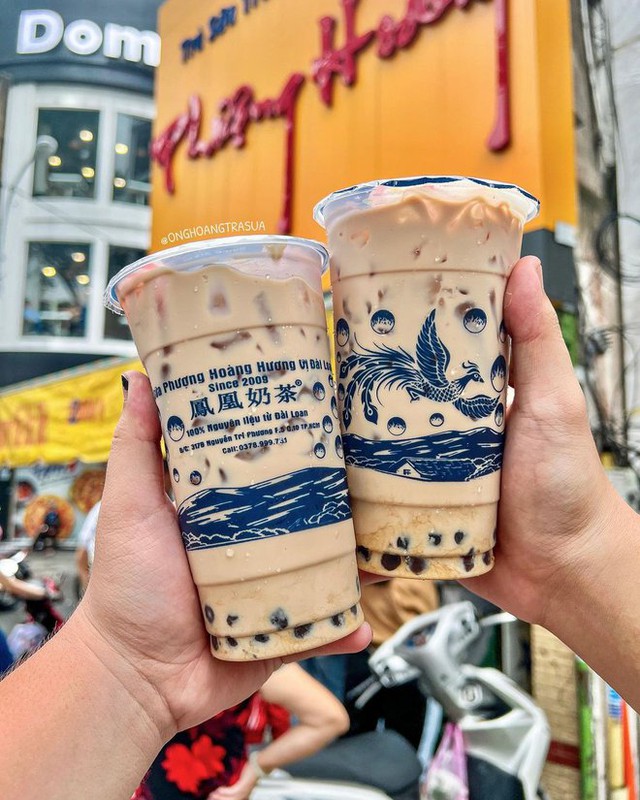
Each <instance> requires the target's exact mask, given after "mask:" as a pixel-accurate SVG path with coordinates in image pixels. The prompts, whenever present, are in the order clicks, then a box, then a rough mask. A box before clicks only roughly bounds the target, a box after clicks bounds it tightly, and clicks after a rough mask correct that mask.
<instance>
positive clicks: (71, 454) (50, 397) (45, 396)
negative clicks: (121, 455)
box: [0, 359, 141, 467]
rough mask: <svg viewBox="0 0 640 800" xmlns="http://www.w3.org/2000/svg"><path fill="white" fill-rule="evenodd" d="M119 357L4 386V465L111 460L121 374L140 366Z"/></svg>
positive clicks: (0, 434)
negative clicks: (99, 364) (33, 381)
mask: <svg viewBox="0 0 640 800" xmlns="http://www.w3.org/2000/svg"><path fill="white" fill-rule="evenodd" d="M115 361H116V363H115V364H114V363H113V361H110V362H109V364H108V365H107V366H103V368H102V369H100V368H96V367H95V366H93V365H92V366H91V367H88V368H84V369H79V370H77V371H75V372H74V373H72V374H71V375H70V376H66V377H60V376H57V379H56V377H54V378H50V379H48V380H47V379H45V380H43V381H41V382H40V383H38V384H37V385H33V384H31V385H29V384H27V385H26V386H24V387H23V388H20V387H17V388H15V389H13V390H11V391H8V392H3V393H2V392H0V466H8V467H23V466H31V465H33V464H48V465H51V464H68V463H71V462H74V461H84V462H85V463H95V462H103V461H106V460H107V457H108V454H109V449H110V447H111V439H112V437H113V431H114V429H115V426H116V423H117V421H118V418H119V416H120V411H121V410H122V385H121V382H120V375H121V374H122V372H123V371H125V370H126V369H141V366H140V363H139V362H137V361H135V362H124V363H123V362H122V361H121V360H120V359H116V360H115Z"/></svg>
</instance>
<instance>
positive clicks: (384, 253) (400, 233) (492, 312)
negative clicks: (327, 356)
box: [315, 177, 538, 579]
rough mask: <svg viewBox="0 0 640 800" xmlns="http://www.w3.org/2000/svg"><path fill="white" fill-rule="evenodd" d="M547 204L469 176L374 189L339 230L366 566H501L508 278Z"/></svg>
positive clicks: (348, 392)
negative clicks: (497, 556) (496, 559)
mask: <svg viewBox="0 0 640 800" xmlns="http://www.w3.org/2000/svg"><path fill="white" fill-rule="evenodd" d="M537 211H538V201H537V200H536V199H535V198H534V197H532V196H531V195H529V194H528V193H527V192H524V191H523V190H522V189H519V188H518V187H517V186H513V185H508V184H503V183H496V182H492V181H484V180H478V179H475V178H458V177H419V178H406V179H399V180H389V181H374V182H372V183H366V184H362V185H359V186H353V187H351V188H350V189H345V190H342V191H339V192H334V193H333V194H332V195H330V196H329V197H327V198H325V199H324V200H323V201H322V202H320V203H319V204H318V205H317V206H316V209H315V219H316V221H317V222H319V223H320V224H321V225H324V226H325V227H326V229H327V234H328V239H329V251H330V253H331V284H332V288H333V296H334V320H335V339H336V358H337V361H338V380H339V382H338V401H339V404H340V411H341V423H342V430H343V439H344V450H345V458H346V463H347V477H348V481H349V491H350V495H351V508H352V512H353V521H354V525H355V529H356V538H357V543H358V562H359V566H360V567H362V568H363V569H365V570H367V571H369V572H374V573H379V574H381V575H386V576H392V575H393V576H396V575H397V576H404V577H409V578H426V579H431V578H438V579H441V578H460V577H470V576H473V575H480V574H482V573H483V572H487V571H488V570H489V569H491V567H492V565H493V546H494V544H495V534H496V518H497V508H498V505H497V504H498V498H499V493H500V468H501V464H502V450H503V441H504V425H505V404H506V387H507V367H508V344H507V335H506V332H505V328H504V323H503V321H502V300H503V295H504V288H505V282H506V279H507V277H508V275H509V273H510V271H511V268H512V267H513V264H514V263H515V261H516V260H517V258H518V256H519V253H520V247H521V242H522V234H523V227H524V224H525V222H527V221H529V220H530V219H532V218H533V217H534V216H535V215H536V214H537Z"/></svg>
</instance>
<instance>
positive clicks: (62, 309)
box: [22, 242, 91, 336]
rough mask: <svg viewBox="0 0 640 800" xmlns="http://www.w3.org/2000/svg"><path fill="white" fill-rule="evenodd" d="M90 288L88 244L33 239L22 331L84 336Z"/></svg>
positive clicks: (46, 334)
mask: <svg viewBox="0 0 640 800" xmlns="http://www.w3.org/2000/svg"><path fill="white" fill-rule="evenodd" d="M90 290H91V248H90V246H89V245H88V244H78V243H75V242H73V243H71V242H65V243H59V242H31V243H30V244H29V261H28V263H27V282H26V288H25V294H24V310H23V321H22V332H23V334H24V335H25V336H84V335H85V334H86V325H87V320H86V316H87V304H88V302H89V293H90Z"/></svg>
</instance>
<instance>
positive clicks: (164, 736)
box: [61, 600, 177, 760]
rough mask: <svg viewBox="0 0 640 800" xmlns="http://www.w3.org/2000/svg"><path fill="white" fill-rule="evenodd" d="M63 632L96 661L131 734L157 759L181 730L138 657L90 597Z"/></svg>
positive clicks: (79, 607) (103, 681)
mask: <svg viewBox="0 0 640 800" xmlns="http://www.w3.org/2000/svg"><path fill="white" fill-rule="evenodd" d="M62 632H64V633H65V635H66V637H68V638H69V640H73V641H74V642H75V643H76V646H77V647H78V648H79V649H80V650H81V651H82V652H83V653H85V654H86V657H87V658H88V659H91V660H92V662H93V667H94V669H96V670H97V671H98V672H99V673H100V675H99V676H97V680H100V681H101V683H102V685H108V686H109V687H110V691H111V695H110V696H111V697H112V699H113V700H112V707H113V709H114V713H116V714H117V715H118V716H119V717H121V718H122V719H123V720H127V719H130V720H131V722H132V727H131V728H127V730H128V732H129V735H130V736H131V738H135V740H136V742H137V743H138V745H139V746H141V747H143V748H144V749H145V750H148V752H150V753H151V754H152V755H151V760H153V757H154V756H155V755H156V754H157V752H158V751H159V750H160V748H161V747H162V745H163V744H165V743H166V742H167V741H169V740H170V739H171V738H172V737H173V736H174V735H175V734H176V733H177V726H176V724H175V720H174V719H173V716H172V715H171V713H170V711H169V708H168V706H167V704H166V703H165V701H164V700H163V698H162V697H161V695H160V693H159V692H158V691H157V689H156V688H155V687H154V686H153V685H152V684H151V683H150V682H149V681H148V680H147V679H146V677H145V676H144V674H143V672H142V671H141V669H140V664H139V663H136V657H135V656H132V655H130V654H127V653H126V652H125V651H124V649H123V648H121V647H119V645H118V643H117V642H116V641H114V640H113V638H112V637H110V636H109V635H108V634H106V633H104V632H103V631H102V630H101V629H100V627H99V626H98V625H96V623H95V622H94V620H93V619H92V615H91V613H90V611H89V609H88V607H87V603H86V600H83V601H82V602H81V603H80V605H79V606H78V608H77V609H76V611H75V613H74V614H73V615H72V617H71V618H70V620H69V621H68V622H67V623H66V625H65V626H64V629H63V631H61V633H62ZM83 657H84V656H83ZM139 658H140V659H141V660H142V657H141V656H140V657H139Z"/></svg>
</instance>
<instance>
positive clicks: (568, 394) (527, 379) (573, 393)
mask: <svg viewBox="0 0 640 800" xmlns="http://www.w3.org/2000/svg"><path fill="white" fill-rule="evenodd" d="M504 314H505V324H506V327H507V330H508V331H509V334H510V336H511V340H512V359H511V382H512V384H513V386H514V388H515V397H514V401H513V404H512V405H511V407H510V409H509V412H508V419H507V428H506V430H507V433H506V446H505V453H504V461H503V465H502V485H501V495H500V506H499V517H498V545H497V549H496V562H495V566H494V568H493V570H491V572H489V573H487V574H486V575H482V576H480V577H478V578H471V579H469V580H467V581H464V583H465V584H466V586H467V587H468V588H469V589H471V590H472V591H474V592H477V593H478V594H481V595H482V596H484V597H487V598H488V599H490V600H492V601H493V602H494V603H496V604H497V605H499V606H500V607H502V608H505V609H508V610H509V611H512V612H513V613H514V614H516V615H517V616H518V617H520V618H521V619H524V620H527V621H531V622H539V623H541V624H545V623H546V624H550V623H552V620H550V619H549V613H551V614H552V616H553V613H554V612H553V610H551V611H550V609H553V607H554V604H555V602H556V600H557V599H558V598H559V597H561V595H562V593H563V592H564V591H565V590H566V587H567V585H568V584H570V583H572V582H575V581H576V579H577V577H578V576H580V579H581V580H583V579H584V578H585V576H587V575H590V576H591V579H593V580H594V581H597V580H598V573H599V570H600V565H601V561H602V560H601V556H602V553H603V551H604V548H610V546H611V543H610V540H609V538H608V537H607V526H608V524H609V522H610V521H609V519H608V516H609V515H610V513H611V510H612V509H615V508H618V507H620V506H621V505H623V504H622V502H621V501H619V499H618V498H617V496H616V494H615V492H614V490H613V488H612V486H611V485H610V483H609V481H608V479H607V477H606V475H605V474H604V472H603V470H602V467H601V464H600V459H599V456H598V452H597V450H596V447H595V444H594V441H593V437H592V436H591V431H590V429H589V421H588V418H587V413H586V404H585V400H584V396H583V394H582V390H581V389H580V385H579V384H578V381H577V379H576V377H575V374H574V372H573V367H572V365H571V360H570V358H569V353H568V352H567V349H566V347H565V344H564V342H563V339H562V334H561V331H560V326H559V324H558V319H557V315H556V313H555V311H554V309H553V306H552V305H551V303H550V302H549V300H548V298H547V296H546V295H545V293H544V290H543V287H542V268H541V266H540V262H539V261H538V259H537V258H533V257H528V258H524V259H522V260H521V261H519V262H518V264H516V266H515V268H514V270H513V272H512V274H511V277H510V279H509V282H508V284H507V288H506V294H505V302H504Z"/></svg>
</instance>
